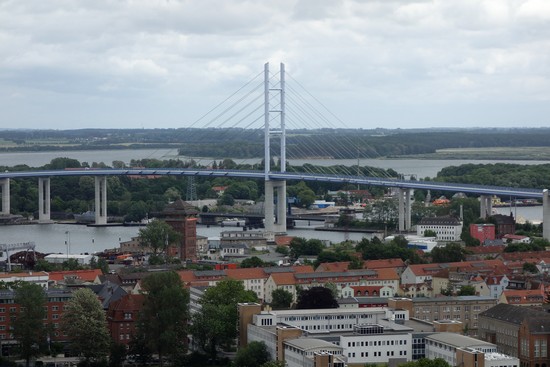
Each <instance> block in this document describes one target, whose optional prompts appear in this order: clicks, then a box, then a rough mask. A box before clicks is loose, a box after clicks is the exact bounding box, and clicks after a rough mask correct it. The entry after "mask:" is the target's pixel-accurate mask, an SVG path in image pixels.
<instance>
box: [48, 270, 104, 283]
mask: <svg viewBox="0 0 550 367" xmlns="http://www.w3.org/2000/svg"><path fill="white" fill-rule="evenodd" d="M102 274H103V273H102V271H101V269H86V270H62V271H52V272H50V280H53V281H56V282H59V281H62V280H65V278H67V277H75V278H76V279H81V280H83V281H85V282H93V281H95V279H96V278H97V277H98V276H100V275H102Z"/></svg>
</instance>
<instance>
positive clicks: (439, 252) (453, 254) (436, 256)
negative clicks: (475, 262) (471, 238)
mask: <svg viewBox="0 0 550 367" xmlns="http://www.w3.org/2000/svg"><path fill="white" fill-rule="evenodd" d="M431 255H432V261H433V262H434V263H449V262H459V261H464V260H465V259H466V250H465V249H464V247H462V246H461V245H460V244H459V243H448V244H446V245H445V246H444V247H435V248H434V249H433V250H432V251H431Z"/></svg>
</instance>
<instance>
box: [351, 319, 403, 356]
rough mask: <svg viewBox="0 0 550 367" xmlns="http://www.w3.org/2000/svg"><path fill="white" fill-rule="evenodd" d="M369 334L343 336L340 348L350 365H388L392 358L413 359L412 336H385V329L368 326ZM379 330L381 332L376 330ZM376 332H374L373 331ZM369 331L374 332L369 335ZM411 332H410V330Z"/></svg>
mask: <svg viewBox="0 0 550 367" xmlns="http://www.w3.org/2000/svg"><path fill="white" fill-rule="evenodd" d="M368 329H371V330H368V331H367V334H361V333H355V334H354V335H345V336H344V335H341V336H340V346H341V347H342V348H343V350H344V356H346V357H347V359H348V363H358V364H359V363H360V364H365V363H388V360H390V359H392V358H402V359H406V360H407V361H410V360H411V359H412V334H411V333H410V332H408V331H403V332H401V333H399V334H395V333H391V334H384V327H383V326H379V325H368ZM375 329H379V330H375ZM373 330H374V331H373ZM369 331H373V333H372V334H369V333H368V332H369ZM409 331H410V330H409Z"/></svg>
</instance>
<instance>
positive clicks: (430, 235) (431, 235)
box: [424, 229, 437, 237]
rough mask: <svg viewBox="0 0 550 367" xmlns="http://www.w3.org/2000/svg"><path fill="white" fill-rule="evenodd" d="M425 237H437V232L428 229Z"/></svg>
mask: <svg viewBox="0 0 550 367" xmlns="http://www.w3.org/2000/svg"><path fill="white" fill-rule="evenodd" d="M424 237H437V233H435V231H433V230H431V229H427V230H425V231H424Z"/></svg>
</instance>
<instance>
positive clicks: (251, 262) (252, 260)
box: [239, 256, 264, 268]
mask: <svg viewBox="0 0 550 367" xmlns="http://www.w3.org/2000/svg"><path fill="white" fill-rule="evenodd" d="M263 265H264V262H263V261H262V259H260V258H259V257H258V256H252V257H249V258H246V259H244V260H243V261H241V263H240V264H239V267H241V268H261V267H262V266H263Z"/></svg>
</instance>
